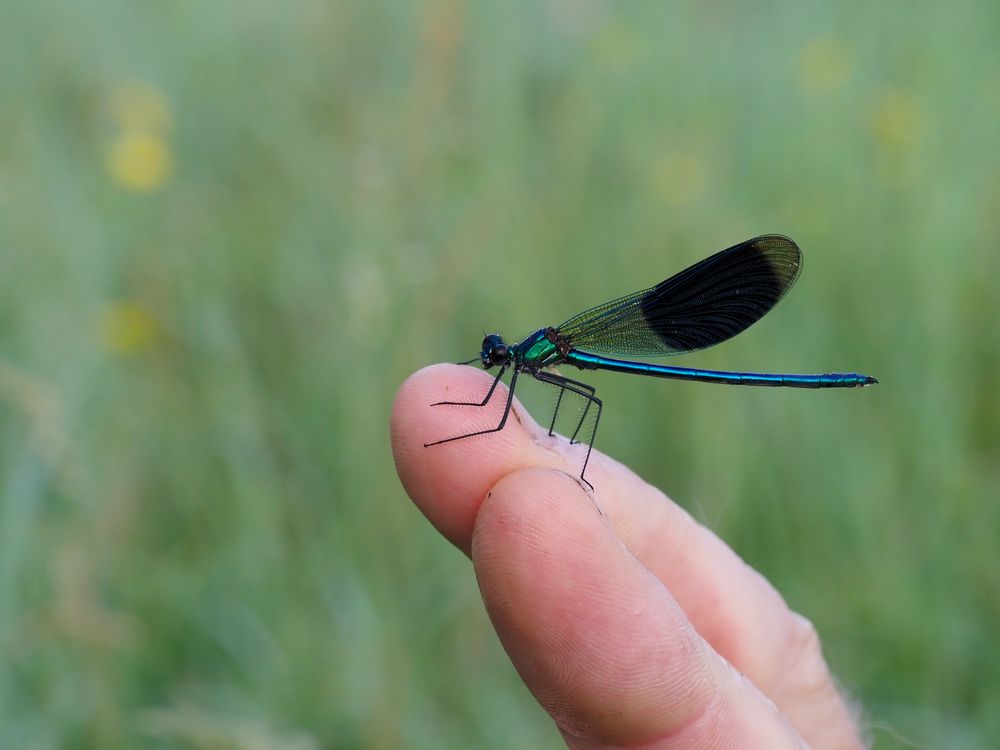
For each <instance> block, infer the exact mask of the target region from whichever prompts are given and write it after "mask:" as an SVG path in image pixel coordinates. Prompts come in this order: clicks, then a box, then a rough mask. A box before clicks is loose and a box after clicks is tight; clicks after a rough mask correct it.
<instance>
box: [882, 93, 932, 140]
mask: <svg viewBox="0 0 1000 750" xmlns="http://www.w3.org/2000/svg"><path fill="white" fill-rule="evenodd" d="M924 121H925V117H924V113H923V112H922V111H921V109H920V107H919V106H918V105H917V103H916V102H915V101H914V100H913V97H911V96H910V95H909V94H907V93H906V92H904V91H889V92H887V93H886V94H885V95H884V96H883V97H882V99H881V100H880V101H879V103H878V104H877V105H876V107H875V112H874V114H873V115H872V119H871V132H872V135H873V136H874V137H875V140H876V141H878V142H879V143H880V144H881V145H882V146H884V147H885V148H887V149H892V150H896V151H901V150H905V149H908V148H911V147H912V146H914V145H916V142H917V140H918V139H919V137H920V135H921V133H922V132H923V129H924Z"/></svg>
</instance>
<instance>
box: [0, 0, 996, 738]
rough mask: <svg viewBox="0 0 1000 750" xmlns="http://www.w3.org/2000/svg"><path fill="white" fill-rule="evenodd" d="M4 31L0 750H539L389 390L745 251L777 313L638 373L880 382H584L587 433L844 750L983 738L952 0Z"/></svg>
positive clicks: (298, 6)
mask: <svg viewBox="0 0 1000 750" xmlns="http://www.w3.org/2000/svg"><path fill="white" fill-rule="evenodd" d="M3 17H4V21H3V24H2V26H0V102H2V104H0V261H2V262H0V269H2V272H0V440H2V450H0V644H2V649H3V651H2V658H0V746H2V747H11V748H13V747H18V748H55V747H59V748H89V747H101V748H131V747H152V748H255V749H256V748H296V749H300V748H301V749H312V748H327V747H336V748H354V747H357V748H395V747H409V748H442V747H456V748H459V747H482V748H508V747H536V748H558V747H562V743H561V740H560V739H559V736H558V734H557V732H556V730H555V729H554V727H553V726H552V724H551V722H550V720H549V719H548V717H547V716H546V715H545V714H544V713H543V712H542V711H541V710H540V709H539V708H538V707H537V706H536V705H535V703H534V701H533V699H532V698H531V696H530V695H529V694H528V692H527V691H526V690H525V689H524V687H523V686H522V685H521V684H520V681H519V680H518V678H517V676H516V674H515V673H514V671H513V669H512V668H511V667H510V665H509V663H508V661H507V659H506V656H505V655H504V653H503V651H502V649H501V648H500V646H499V643H498V641H497V639H496V637H495V635H494V634H493V631H492V629H491V627H490V624H489V622H488V620H487V618H486V616H485V615H484V613H483V611H482V606H481V602H480V599H479V594H478V590H477V588H476V584H475V581H474V578H473V576H472V573H471V569H470V566H469V563H468V562H467V560H466V559H465V558H464V557H463V556H462V555H461V554H460V553H459V552H457V551H456V550H454V549H452V548H451V547H449V546H448V545H447V544H446V543H445V542H444V541H443V540H442V539H440V538H439V537H438V535H437V534H436V533H435V532H434V531H433V530H432V529H431V528H430V526H429V525H428V524H427V523H426V522H425V520H424V519H423V518H422V517H421V516H420V515H419V513H418V512H417V511H416V510H415V509H414V507H413V506H412V504H411V503H410V502H409V501H408V499H407V498H406V496H405V495H404V493H403V491H402V489H401V488H400V485H399V482H398V480H397V478H396V476H395V472H394V469H393V463H392V459H391V455H390V451H389V446H388V435H387V418H388V413H389V409H390V405H391V402H392V398H393V394H394V392H395V390H396V388H397V387H398V385H399V384H400V382H401V381H402V380H403V379H404V378H405V377H406V376H407V375H408V374H409V373H410V372H412V371H413V370H415V369H416V368H419V367H422V366H424V365H426V364H429V363H432V362H437V361H455V360H458V359H466V358H469V357H472V356H475V354H476V352H477V351H478V347H479V343H480V340H481V338H482V333H483V330H484V329H486V330H488V331H494V330H499V331H501V332H502V333H503V334H504V335H505V336H507V337H508V338H509V339H514V340H516V339H518V338H520V337H521V336H523V335H524V334H526V333H528V332H530V331H532V330H534V329H535V328H538V327H540V326H543V325H550V324H552V325H555V324H558V323H560V322H561V321H563V320H565V319H566V318H568V317H570V316H571V315H572V314H574V313H576V312H578V311H580V310H581V309H582V308H584V307H588V306H590V305H593V304H596V303H598V302H603V301H605V300H607V299H609V298H611V297H613V296H616V295H618V294H621V293H625V292H629V291H633V290H635V289H638V288H642V287H645V286H649V285H651V284H653V283H656V282H658V281H660V280H661V279H663V278H665V277H666V276H668V275H670V274H672V273H674V272H675V271H677V270H679V269H681V268H683V267H684V266H686V265H688V264H689V263H692V262H694V261H697V260H700V259H701V258H703V257H705V256H707V255H708V254H710V253H712V252H715V251H716V250H719V249H722V248H724V247H727V246H729V245H732V244H734V243H736V242H738V241H741V240H743V239H746V238H748V237H751V236H753V235H756V234H761V233H765V232H780V233H784V234H787V235H790V236H791V237H793V238H795V239H796V241H797V242H798V243H799V244H800V246H801V247H802V248H803V252H804V256H805V271H804V273H803V276H802V278H801V279H800V280H799V283H798V285H797V286H796V288H795V290H794V291H793V293H792V294H791V295H789V296H788V297H787V298H786V299H785V300H784V302H783V303H782V304H781V306H780V307H779V308H778V309H777V310H776V311H775V312H774V313H772V314H771V315H770V316H768V318H767V319H766V320H765V321H763V322H761V323H760V324H759V325H757V326H755V327H754V328H753V329H752V330H751V331H750V332H748V333H747V334H745V335H743V336H740V337H739V338H737V339H735V340H733V341H731V342H728V343H726V344H724V345H722V346H719V347H717V348H716V349H712V350H710V351H706V352H703V353H699V354H696V355H692V356H690V357H687V358H684V359H683V360H676V361H675V362H676V363H677V364H685V365H688V366H695V367H698V366H701V367H712V368H719V369H741V370H751V371H754V370H762V371H785V372H826V371H831V370H857V371H860V372H865V373H871V374H874V375H876V376H878V377H879V378H880V379H881V385H879V386H878V387H876V388H870V389H866V390H865V391H824V392H812V391H781V390H770V389H738V388H718V387H713V386H708V385H696V384H690V383H671V382H664V381H655V380H637V379H634V378H628V377H625V376H616V375H605V374H601V373H597V374H594V375H593V376H592V377H591V376H588V378H587V380H588V381H589V382H591V383H593V384H594V385H595V386H596V387H597V388H598V389H599V392H600V393H601V395H602V396H603V398H604V400H605V403H606V405H607V408H606V409H605V416H604V419H603V421H602V425H601V432H600V435H599V436H598V447H599V448H600V449H601V450H603V451H605V452H607V453H609V454H611V455H613V456H615V457H616V458H618V459H620V460H622V461H624V462H626V463H628V464H629V465H631V466H633V467H634V468H635V469H636V470H637V471H638V472H639V473H640V474H642V475H643V476H644V477H646V478H647V479H648V480H649V481H650V482H652V483H654V484H656V485H658V486H660V487H662V488H663V489H664V490H665V491H666V492H667V493H668V494H670V495H671V496H672V497H673V498H674V499H675V500H676V501H677V502H679V503H681V504H682V505H683V506H685V507H686V508H688V509H690V510H691V512H692V513H693V514H694V515H695V516H696V517H697V518H699V519H700V520H701V521H702V522H703V523H705V524H706V525H708V526H710V527H711V528H713V529H714V530H715V531H716V532H717V533H718V534H719V535H720V536H722V537H723V538H724V539H725V540H726V541H727V542H728V543H729V544H731V545H732V546H733V547H734V548H735V549H736V550H737V552H738V553H739V554H741V555H742V556H743V557H744V558H745V559H746V560H747V561H748V562H749V563H750V564H751V565H753V566H754V567H756V568H758V569H759V570H761V571H762V572H763V573H764V574H765V575H766V576H767V577H768V578H770V580H772V581H773V582H774V583H775V585H776V586H777V587H778V588H779V589H780V590H781V591H782V592H783V594H784V595H785V596H786V597H787V599H788V601H789V603H790V604H791V605H792V606H793V607H794V608H795V609H797V610H798V611H800V612H802V613H804V614H805V615H806V616H808V617H809V618H810V619H812V620H813V621H814V623H815V624H816V626H817V628H818V629H819V631H820V633H821V634H822V637H823V639H824V643H825V648H826V653H827V656H828V658H829V661H830V663H831V666H832V668H833V670H834V671H835V672H836V674H837V675H838V676H839V678H840V680H841V681H842V682H843V685H844V686H845V689H846V690H848V691H850V693H851V694H853V695H854V696H855V697H856V698H857V700H858V701H859V702H860V703H862V704H863V706H864V708H865V711H866V717H867V723H868V725H869V727H870V731H871V733H872V735H873V738H874V746H875V747H877V748H892V747H910V746H921V747H925V746H926V747H947V748H974V747H988V746H996V745H998V744H1000V714H998V713H997V711H996V708H997V706H998V705H1000V654H998V649H997V645H996V641H997V622H998V621H1000V550H998V543H997V542H998V537H1000V490H998V487H1000V396H998V393H997V386H998V384H1000V383H998V377H997V372H998V371H1000V347H998V345H997V344H998V334H997V320H998V318H1000V302H998V301H997V300H998V295H997V291H996V286H997V279H998V277H1000V253H998V246H1000V218H998V217H1000V159H998V158H997V153H998V147H1000V138H998V132H1000V131H998V122H1000V45H998V44H997V43H996V40H997V38H998V37H1000V6H998V5H997V4H996V3H995V2H990V1H989V0H982V1H981V2H974V1H971V0H970V1H969V2H963V3H961V4H960V5H959V6H954V5H948V4H932V3H920V4H917V3H907V4H898V3H897V4H884V3H878V4H868V3H838V4H829V3H820V2H803V3H794V4H788V3H785V4H782V3H771V4H760V5H759V4H754V6H753V7H751V6H750V5H745V4H742V3H736V2H728V3H713V4H705V5H703V4H698V3H677V4H673V3H671V4H665V3H659V2H633V3H610V2H598V1H596V0H547V1H543V2H505V3H491V2H466V1H464V0H432V1H430V2H424V3H409V2H388V1H385V2H365V1H364V0H354V1H343V2H334V3H323V2H317V1H309V0H302V1H296V2H291V3H264V2H258V1H257V0H249V1H248V0H242V1H241V2H230V1H226V0H224V1H223V2H216V3H194V2H179V3H177V2H174V3H166V2H159V3H141V4H134V3H124V2H114V1H113V0H98V1H96V2H91V3H87V4H80V3H75V2H69V0H44V2H26V1H25V0H7V2H5V3H4V5H3ZM519 393H520V395H522V396H523V398H524V399H525V402H526V404H527V405H528V407H529V408H530V409H531V411H532V412H533V413H534V414H535V416H536V418H539V419H544V418H545V417H546V416H547V414H548V413H549V412H547V411H545V409H546V408H547V406H548V405H550V404H551V395H550V394H547V393H545V392H544V390H543V389H542V387H541V386H540V385H538V384H525V387H524V388H523V389H521V390H519ZM910 743H916V744H910Z"/></svg>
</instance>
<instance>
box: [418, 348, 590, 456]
mask: <svg viewBox="0 0 1000 750" xmlns="http://www.w3.org/2000/svg"><path fill="white" fill-rule="evenodd" d="M513 373H514V374H513V375H511V376H510V390H509V391H508V393H507V404H506V405H505V406H504V409H503V416H502V417H500V424H498V425H497V426H496V427H491V428H490V429H488V430H477V431H476V432H470V433H468V434H467V435H456V436H455V437H450V438H445V439H444V440H435V441H434V442H433V443H424V447H425V448H430V447H431V446H432V445H441V444H442V443H451V442H453V441H455V440H464V439H465V438H470V437H474V436H476V435H486V434H489V433H491V432H500V430H502V429H503V427H504V425H505V424H507V415H508V414H510V407H511V404H512V403H513V402H514V384H515V383H516V382H517V373H518V369H517V367H515V368H514V370H513ZM500 375H503V370H501V371H500ZM499 382H500V376H499V375H498V376H497V379H496V380H494V381H493V386H492V387H491V388H490V392H489V393H487V394H486V398H485V399H484V400H483V403H481V404H461V402H459V404H460V405H463V406H485V405H486V402H487V401H489V400H490V396H491V395H493V389H494V388H496V387H497V383H499ZM439 403H446V404H447V403H454V402H451V401H441V402H439ZM585 468H586V467H585Z"/></svg>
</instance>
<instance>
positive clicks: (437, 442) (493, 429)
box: [424, 367, 518, 448]
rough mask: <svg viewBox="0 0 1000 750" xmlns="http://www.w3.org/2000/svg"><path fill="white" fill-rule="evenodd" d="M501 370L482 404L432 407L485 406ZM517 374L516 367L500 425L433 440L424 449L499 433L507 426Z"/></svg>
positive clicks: (445, 402)
mask: <svg viewBox="0 0 1000 750" xmlns="http://www.w3.org/2000/svg"><path fill="white" fill-rule="evenodd" d="M503 369H504V368H501V370H500V375H497V378H496V380H494V381H493V385H492V386H490V392H489V393H487V394H486V398H484V399H483V402H482V403H481V404H474V403H473V404H466V403H463V402H461V401H439V402H438V403H437V404H433V406H437V405H438V404H455V405H457V406H486V402H488V401H489V400H490V396H492V395H493V390H494V389H495V388H496V387H497V383H499V382H500V376H501V375H503ZM517 373H518V369H517V367H515V368H514V370H513V374H512V375H511V376H510V386H509V388H510V390H509V391H508V393H507V404H506V405H505V406H504V409H503V416H502V417H500V424H498V425H497V426H496V427H491V428H490V429H488V430H477V431H476V432H470V433H468V434H467V435H456V436H455V437H450V438H445V439H444V440H435V441H434V442H433V443H424V447H425V448H430V447H431V446H432V445H441V444H442V443H451V442H453V441H455V440H464V439H465V438H470V437H474V436H475V435H486V434H488V433H491V432H500V430H502V429H503V427H504V425H505V424H507V415H509V414H510V406H511V404H512V403H514V384H515V383H517Z"/></svg>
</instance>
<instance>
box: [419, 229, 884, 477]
mask: <svg viewBox="0 0 1000 750" xmlns="http://www.w3.org/2000/svg"><path fill="white" fill-rule="evenodd" d="M801 269H802V253H801V251H800V250H799V248H798V245H796V244H795V243H794V242H793V241H792V240H790V239H789V238H788V237H784V236H782V235H778V234H767V235H762V236H760V237H754V238H753V239H750V240H747V241H746V242H741V243H740V244H738V245H734V246H733V247H730V248H728V249H726V250H722V251H721V252H718V253H716V254H715V255H712V256H710V257H708V258H705V259H704V260H703V261H701V262H699V263H695V264H694V265H693V266H691V267H690V268H687V269H685V270H683V271H681V272H680V273H678V274H676V275H674V276H671V277H670V278H669V279H667V280H666V281H661V282H660V283H659V284H657V285H656V286H654V287H651V288H650V289H644V290H643V291H641V292H635V293H633V294H628V295H626V296H624V297H619V298H618V299H615V300H612V301H611V302H606V303H604V304H603V305H598V306H597V307H592V308H590V309H589V310H585V311H584V312H582V313H580V314H579V315H575V316H573V317H572V318H570V319H569V320H567V321H566V322H565V323H563V324H562V325H559V326H555V327H548V328H540V329H539V330H537V331H535V332H534V333H533V334H531V335H530V336H528V337H527V338H525V339H524V340H522V341H521V342H519V343H517V344H510V345H508V344H506V343H505V342H504V340H503V338H502V337H501V336H500V334H498V333H493V334H490V335H488V336H486V338H484V339H483V346H482V351H481V352H480V353H479V356H478V357H476V358H475V359H471V360H469V361H468V362H462V363H461V364H472V363H473V362H479V363H481V364H482V366H483V368H484V369H486V370H489V369H491V368H493V367H499V368H500V371H499V372H498V373H497V376H496V378H495V379H494V380H493V384H492V385H491V386H490V389H489V391H488V392H487V393H486V396H485V398H483V400H482V401H478V402H476V401H471V402H466V401H439V402H437V403H436V404H433V405H434V406H476V407H483V406H486V404H488V403H489V401H490V398H492V396H493V392H494V391H495V390H496V387H497V383H499V382H500V379H501V378H502V377H503V375H504V373H505V372H506V371H507V370H508V369H510V370H511V378H510V389H509V391H508V393H507V403H506V405H505V406H504V411H503V416H502V417H501V418H500V423H499V424H498V425H497V426H496V427H491V428H489V429H486V430H478V431H476V432H470V433H468V434H465V435H456V436H454V437H449V438H444V439H443V440H436V441H434V442H433V443H425V444H424V447H429V446H432V445H440V444H442V443H450V442H453V441H455V440H464V439H465V438H470V437H474V436H475V435H486V434H489V433H491V432H499V431H500V430H502V429H503V428H504V425H505V424H507V416H508V415H509V414H510V408H511V403H512V401H513V398H514V387H515V385H516V384H517V376H518V375H519V374H520V373H522V372H523V373H527V374H528V375H531V377H533V378H535V379H536V380H540V381H542V382H543V383H550V384H552V385H555V386H557V387H558V388H559V397H558V400H557V401H556V407H555V411H554V413H553V415H552V422H551V424H550V425H549V435H551V434H552V431H553V429H554V427H555V421H556V415H557V414H558V412H559V406H560V405H561V404H562V398H563V395H565V393H566V392H567V391H568V392H570V393H574V394H576V395H578V396H581V397H582V398H583V399H585V400H586V406H585V408H584V411H583V414H582V416H581V417H580V421H579V422H578V423H577V426H576V430H575V431H574V432H573V435H572V437H571V438H570V442H571V443H575V442H576V437H577V435H578V434H579V432H580V429H581V427H582V426H583V424H584V422H585V420H586V418H587V413H588V411H589V410H590V407H591V406H592V405H593V406H594V407H595V408H596V410H597V414H596V417H595V418H594V423H593V428H592V429H591V431H590V439H589V440H588V442H587V455H586V458H584V461H583V470H582V471H581V472H580V479H582V480H583V481H584V482H586V483H587V485H588V486H591V487H593V485H591V484H590V482H587V480H586V478H585V477H584V474H586V471H587V463H588V462H589V461H590V452H591V450H592V449H593V446H594V437H595V436H596V435H597V426H598V424H599V423H600V421H601V411H602V409H603V406H604V405H603V403H602V401H601V399H599V398H597V396H596V395H595V394H596V392H595V389H594V388H593V386H590V385H587V384H586V383H581V382H580V381H578V380H572V379H570V378H567V377H565V376H563V375H560V374H558V373H556V372H550V371H548V368H553V367H556V366H558V365H573V366H575V367H578V368H580V369H581V370H613V371H614V372H626V373H632V374H637V375H650V376H652V377H655V378H673V379H676V380H696V381H701V382H705V383H728V384H731V385H760V386H786V387H790V388H860V387H863V386H866V385H872V384H874V383H877V382H878V380H876V379H875V378H873V377H871V376H870V375H860V374H858V373H856V372H831V373H826V374H823V375H782V374H770V373H751V372H718V371H715V370H697V369H690V368H686V367H671V366H668V365H657V364H651V363H648V362H634V361H629V360H622V359H612V358H610V357H606V356H602V354H598V353H595V352H601V353H603V354H614V355H619V356H622V355H624V356H632V357H664V356H668V355H673V354H684V353H687V352H693V351H696V350H698V349H704V348H706V347H709V346H714V345H715V344H718V343H721V342H723V341H726V340H727V339H730V338H732V337H733V336H735V335H736V334H738V333H740V332H742V331H745V330H746V329H747V328H749V327H750V326H751V325H753V324H754V323H756V322H757V321H758V320H760V319H761V318H762V317H764V315H765V314H766V313H767V312H768V311H769V310H771V308H773V307H774V306H775V305H776V304H778V301H779V300H780V299H781V298H782V297H784V296H785V294H786V293H787V292H788V290H789V289H791V288H792V285H793V284H794V283H795V280H796V279H797V278H798V277H799V272H800V271H801Z"/></svg>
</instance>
